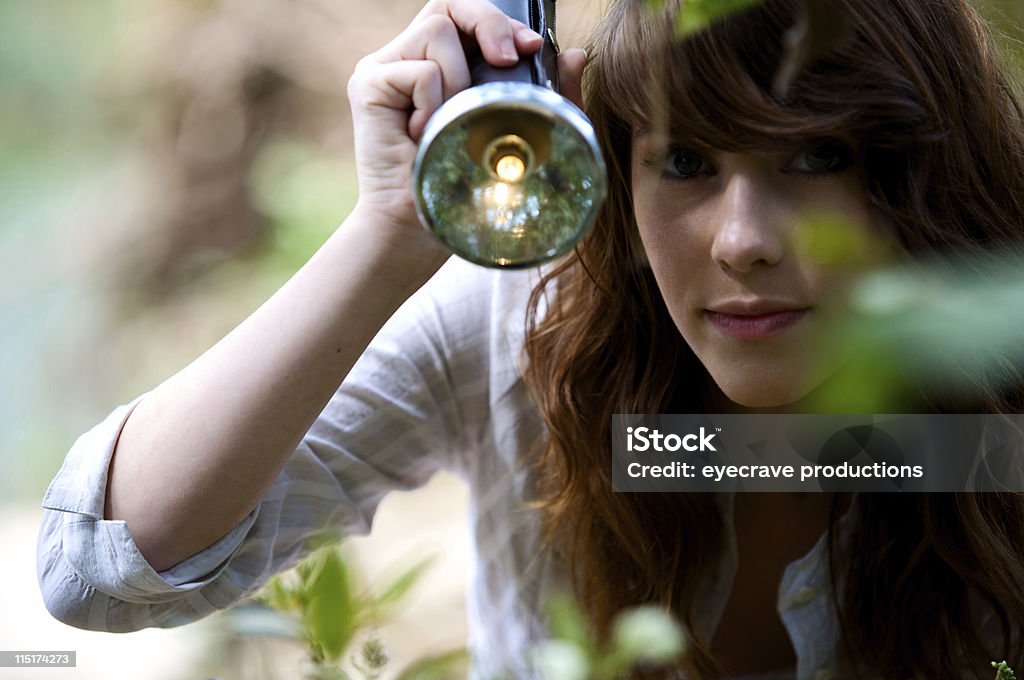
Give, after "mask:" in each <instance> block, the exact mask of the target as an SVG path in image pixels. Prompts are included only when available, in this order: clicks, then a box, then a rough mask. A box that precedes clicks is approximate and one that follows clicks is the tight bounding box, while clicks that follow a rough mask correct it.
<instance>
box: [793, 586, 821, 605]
mask: <svg viewBox="0 0 1024 680" xmlns="http://www.w3.org/2000/svg"><path fill="white" fill-rule="evenodd" d="M820 592H821V591H819V590H818V589H817V588H814V587H813V586H804V587H803V588H801V589H800V590H798V591H796V593H795V594H794V595H793V604H794V605H801V604H807V603H808V602H810V601H811V600H813V599H814V598H816V597H818V595H819V594H820Z"/></svg>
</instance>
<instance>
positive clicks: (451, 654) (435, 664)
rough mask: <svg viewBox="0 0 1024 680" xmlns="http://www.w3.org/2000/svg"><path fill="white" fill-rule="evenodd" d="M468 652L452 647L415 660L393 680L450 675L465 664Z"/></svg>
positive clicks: (430, 679)
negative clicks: (446, 650)
mask: <svg viewBox="0 0 1024 680" xmlns="http://www.w3.org/2000/svg"><path fill="white" fill-rule="evenodd" d="M468 659H469V654H468V653H467V652H466V650H465V649H453V650H451V651H448V652H442V653H441V654H437V655H435V656H428V657H426V658H425V659H420V660H419V661H415V662H413V663H412V664H410V665H409V666H406V667H405V668H404V669H402V672H401V673H399V674H398V676H397V677H396V678H395V680H435V678H446V677H451V675H452V674H453V673H454V672H455V670H456V669H457V668H459V667H460V666H463V665H465V663H466V661H467V660H468Z"/></svg>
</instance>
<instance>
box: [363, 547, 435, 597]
mask: <svg viewBox="0 0 1024 680" xmlns="http://www.w3.org/2000/svg"><path fill="white" fill-rule="evenodd" d="M433 561H434V558H432V557H427V558H425V559H422V560H420V561H419V562H417V563H416V564H414V565H413V566H411V567H409V568H408V569H406V570H405V571H403V572H402V573H401V574H399V575H398V576H397V577H396V578H395V579H394V580H392V581H391V583H389V584H388V585H387V587H386V588H384V592H382V593H381V594H380V595H377V596H376V597H375V598H374V602H373V603H374V606H375V607H377V608H384V607H388V606H390V605H393V604H395V603H396V602H398V601H399V600H401V599H402V598H403V597H405V596H406V595H407V594H408V593H409V591H410V590H411V589H412V587H413V586H414V585H416V582H417V581H419V580H420V578H421V577H422V576H423V574H424V573H425V572H426V571H427V569H428V568H429V567H430V565H431V564H432V563H433Z"/></svg>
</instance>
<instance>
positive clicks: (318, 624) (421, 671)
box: [243, 545, 466, 680]
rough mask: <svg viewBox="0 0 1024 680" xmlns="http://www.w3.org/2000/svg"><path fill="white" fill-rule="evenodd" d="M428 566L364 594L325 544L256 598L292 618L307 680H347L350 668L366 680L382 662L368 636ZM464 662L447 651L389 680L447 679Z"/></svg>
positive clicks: (458, 653)
mask: <svg viewBox="0 0 1024 680" xmlns="http://www.w3.org/2000/svg"><path fill="white" fill-rule="evenodd" d="M430 563H431V560H429V559H423V560H420V561H418V562H415V563H414V564H413V565H412V566H411V567H408V568H405V569H403V570H402V571H401V572H400V573H399V574H398V575H396V576H393V577H391V578H390V579H389V580H388V581H387V582H386V583H385V585H383V586H382V587H381V588H380V589H379V590H378V591H370V590H368V589H366V588H364V587H363V586H361V585H360V580H361V579H359V578H358V576H357V574H356V572H355V570H354V568H353V565H352V561H351V559H350V558H349V557H348V555H347V553H346V552H345V551H344V549H341V548H338V547H337V546H334V545H328V546H325V547H322V548H320V549H319V550H317V551H315V552H314V553H312V554H311V555H310V556H309V557H307V558H306V559H305V560H303V561H302V562H300V563H299V565H298V566H297V567H296V568H295V569H294V570H292V571H291V572H289V573H286V574H282V575H280V576H276V577H274V579H272V580H271V582H270V583H269V584H268V585H267V587H266V588H265V589H264V590H263V592H262V594H261V596H260V597H261V599H262V600H263V602H265V603H266V604H267V605H268V606H270V607H271V608H273V609H274V610H276V611H278V612H283V613H285V614H290V615H294V616H297V617H298V621H299V624H300V625H299V626H298V630H300V631H301V635H302V638H303V640H304V641H305V644H306V648H307V649H308V650H309V660H310V669H309V671H308V673H307V674H306V677H307V679H308V680H348V678H350V677H351V675H352V669H353V668H354V669H355V670H356V671H358V672H359V674H360V675H361V676H362V677H363V678H364V679H365V680H372V678H376V677H378V676H379V675H380V674H381V673H382V672H383V669H384V666H385V665H386V664H387V661H388V659H387V655H386V653H385V649H384V647H383V645H382V644H381V642H380V641H379V640H378V639H376V638H375V637H374V636H373V635H372V631H373V629H374V627H375V626H377V625H379V624H380V623H382V622H383V620H384V619H386V618H387V616H388V614H389V612H390V611H392V610H393V608H394V607H395V606H397V605H399V604H400V603H401V602H402V600H403V599H404V598H405V596H406V595H407V594H408V593H409V591H410V590H411V589H412V588H413V586H414V585H416V583H417V582H418V581H419V580H420V578H421V577H422V576H423V575H424V573H425V572H426V570H427V569H428V567H429V566H430ZM243 615H244V614H243ZM360 637H362V638H364V642H363V644H362V646H361V648H360V651H359V653H358V654H357V655H356V654H353V653H352V647H353V645H354V643H355V641H356V640H357V639H358V638H360ZM465 660H466V652H465V650H461V649H456V650H450V651H446V652H442V653H440V654H436V655H432V656H430V657H428V658H424V659H420V660H418V661H417V662H414V663H413V664H410V665H409V666H408V667H406V668H404V669H403V670H402V671H400V672H399V673H398V674H397V675H396V676H395V677H396V678H397V680H430V679H432V678H447V677H452V675H453V673H454V672H455V671H456V669H461V668H462V666H463V664H464V662H465ZM346 661H347V663H346Z"/></svg>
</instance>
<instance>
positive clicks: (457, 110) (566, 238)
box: [413, 0, 606, 268]
mask: <svg viewBox="0 0 1024 680" xmlns="http://www.w3.org/2000/svg"><path fill="white" fill-rule="evenodd" d="M491 2H492V3H493V4H494V5H496V6H497V7H498V8H499V9H501V10H502V11H503V12H505V14H507V15H508V16H510V17H512V18H513V19H518V20H519V21H521V22H523V23H524V24H526V25H527V26H529V27H530V28H532V29H533V30H534V31H536V32H537V33H539V34H540V35H541V36H542V37H543V38H544V44H543V45H542V47H541V48H540V50H539V51H537V52H536V53H535V54H533V55H532V56H530V57H524V58H521V59H520V60H519V63H518V64H516V65H515V66H512V67H509V68H495V67H493V66H491V65H489V64H488V63H487V62H486V61H485V60H484V59H483V57H473V58H471V61H470V74H471V81H472V86H471V87H470V88H469V89H466V90H463V91H462V92H460V93H458V94H457V95H455V96H454V97H452V98H451V99H449V100H448V101H447V102H445V103H444V104H443V105H442V106H441V107H440V108H439V109H438V110H437V111H436V112H435V113H434V115H433V116H432V117H431V119H430V121H428V123H427V125H426V128H425V130H424V132H423V137H422V138H421V139H420V144H419V149H418V151H417V154H416V161H415V163H414V165H413V186H414V191H415V193H416V210H417V212H418V214H419V217H420V221H421V222H423V225H424V226H425V227H426V228H427V229H429V230H430V231H431V232H433V233H434V235H435V236H437V238H438V239H440V240H441V242H443V243H444V244H445V245H447V246H448V247H449V248H450V249H451V250H452V251H453V252H454V253H455V254H456V255H459V256H460V257H462V258H464V259H466V260H469V261H470V262H475V263H476V264H479V265H483V266H486V267H497V268H523V267H532V266H536V265H539V264H542V263H544V262H547V261H549V260H552V259H554V258H556V257H558V256H560V255H563V254H565V253H566V252H568V251H569V250H571V249H572V247H573V246H574V245H575V244H576V243H577V242H578V241H579V240H580V239H581V238H582V237H583V236H584V235H585V234H586V232H587V230H588V229H589V228H590V226H591V225H592V224H593V222H594V218H595V216H596V215H597V212H598V210H599V209H600V207H601V204H602V203H603V202H604V197H605V190H606V178H605V166H604V160H603V158H602V157H601V152H600V149H599V148H598V145H597V141H596V139H595V137H594V130H593V127H592V126H591V124H590V121H589V120H588V119H587V117H586V116H585V115H584V114H583V112H582V111H580V110H579V108H577V107H576V106H575V105H574V104H573V103H572V102H570V101H569V100H568V99H566V98H565V97H563V96H562V95H560V94H559V93H558V68H557V63H556V57H557V55H558V43H557V41H556V40H555V8H554V2H553V0H491Z"/></svg>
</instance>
